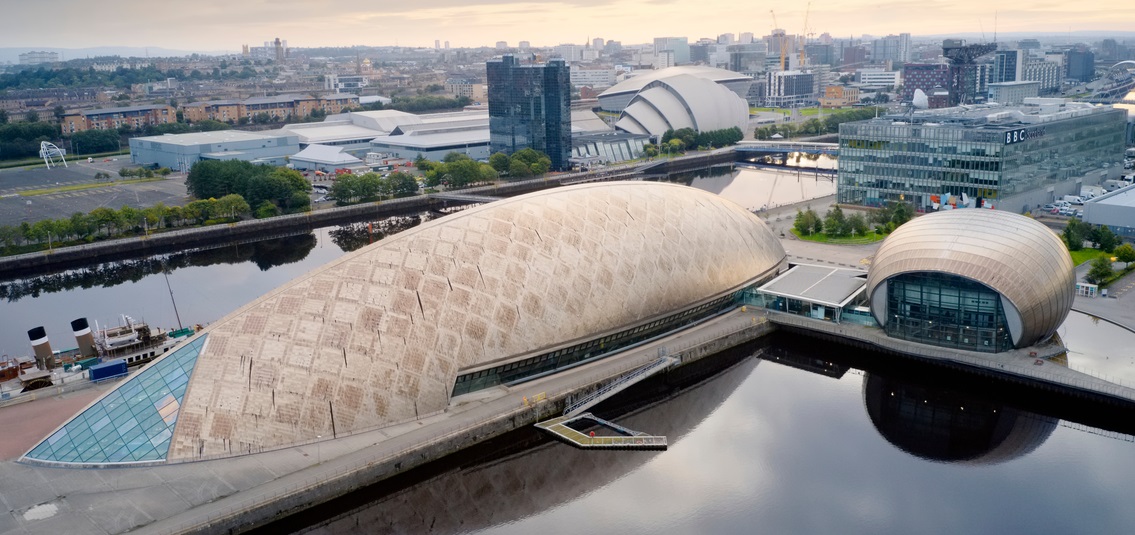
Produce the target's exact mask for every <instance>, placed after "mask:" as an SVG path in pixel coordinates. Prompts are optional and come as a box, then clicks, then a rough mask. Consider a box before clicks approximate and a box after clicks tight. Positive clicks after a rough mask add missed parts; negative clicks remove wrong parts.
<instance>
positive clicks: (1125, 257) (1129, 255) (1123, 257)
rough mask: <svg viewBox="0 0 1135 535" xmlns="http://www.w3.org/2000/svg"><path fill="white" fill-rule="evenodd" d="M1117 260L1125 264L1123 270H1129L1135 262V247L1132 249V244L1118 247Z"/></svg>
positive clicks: (1116, 251)
mask: <svg viewBox="0 0 1135 535" xmlns="http://www.w3.org/2000/svg"><path fill="white" fill-rule="evenodd" d="M1115 259H1116V260H1118V261H1120V262H1123V268H1124V269H1127V267H1129V265H1130V264H1131V263H1132V262H1135V247H1132V246H1131V244H1130V243H1125V244H1123V245H1120V246H1119V247H1116V248H1115Z"/></svg>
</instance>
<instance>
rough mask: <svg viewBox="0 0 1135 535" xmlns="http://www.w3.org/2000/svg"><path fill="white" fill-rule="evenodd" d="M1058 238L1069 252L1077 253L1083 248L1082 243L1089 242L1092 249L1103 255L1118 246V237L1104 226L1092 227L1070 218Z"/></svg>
mask: <svg viewBox="0 0 1135 535" xmlns="http://www.w3.org/2000/svg"><path fill="white" fill-rule="evenodd" d="M1060 237H1061V238H1062V239H1063V240H1064V244H1065V245H1067V246H1068V250H1069V251H1079V250H1081V249H1083V248H1084V242H1090V243H1091V244H1092V247H1093V248H1095V249H1099V250H1101V251H1103V252H1105V253H1111V252H1112V251H1113V250H1115V248H1116V246H1118V245H1119V237H1118V236H1116V235H1115V233H1114V232H1112V231H1111V228H1110V227H1108V226H1106V225H1097V226H1092V225H1089V224H1087V223H1084V222H1083V221H1080V220H1079V219H1076V218H1072V219H1069V220H1068V224H1067V225H1066V226H1065V227H1064V231H1063V232H1062V233H1061V235H1060Z"/></svg>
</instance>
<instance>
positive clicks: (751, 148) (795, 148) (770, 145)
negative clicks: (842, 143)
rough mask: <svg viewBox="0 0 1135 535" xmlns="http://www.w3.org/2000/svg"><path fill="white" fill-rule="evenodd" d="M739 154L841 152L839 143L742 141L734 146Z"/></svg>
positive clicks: (830, 153) (836, 153)
mask: <svg viewBox="0 0 1135 535" xmlns="http://www.w3.org/2000/svg"><path fill="white" fill-rule="evenodd" d="M734 148H735V149H736V151H737V153H738V155H742V156H743V155H745V154H746V153H753V154H787V153H790V152H803V153H807V154H828V155H833V156H834V155H838V154H839V143H815V142H810V141H742V142H740V143H738V144H737V145H736V146H735V147H734Z"/></svg>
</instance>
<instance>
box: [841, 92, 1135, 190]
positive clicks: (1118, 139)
mask: <svg viewBox="0 0 1135 535" xmlns="http://www.w3.org/2000/svg"><path fill="white" fill-rule="evenodd" d="M1125 125H1126V114H1125V112H1124V111H1123V110H1121V109H1115V108H1112V107H1110V106H1093V105H1091V104H1087V103H1073V102H1067V101H1064V100H1063V99H1045V98H1031V99H1026V100H1025V102H1024V104H1023V105H1021V106H1013V107H1004V106H1000V105H981V106H962V107H955V108H945V109H938V110H926V111H917V112H915V113H913V114H895V115H887V116H884V117H879V118H876V119H868V120H865V121H855V122H850V123H844V124H842V125H840V129H839V145H840V148H839V155H840V157H839V184H838V188H837V190H838V199H839V202H840V203H844V204H853V205H863V206H882V205H885V204H887V203H890V202H907V203H912V204H913V205H914V207H915V209H916V210H919V211H934V210H937V209H940V208H941V207H942V205H946V204H955V205H959V203H961V202H962V200H963V199H964V200H965V201H966V202H967V205H971V206H983V205H984V206H986V207H990V205H992V207H996V208H1002V207H1003V209H1008V210H1013V211H1023V210H1026V209H1030V208H1034V207H1036V206H1037V205H1040V204H1044V203H1048V202H1052V201H1053V200H1055V199H1058V198H1060V197H1061V196H1063V195H1072V194H1079V192H1080V187H1081V186H1087V185H1094V184H1098V183H1100V182H1101V181H1103V180H1107V179H1114V178H1118V176H1119V175H1120V173H1121V171H1122V167H1123V165H1122V164H1123V148H1124V147H1123V135H1124V128H1125ZM958 207H960V206H958Z"/></svg>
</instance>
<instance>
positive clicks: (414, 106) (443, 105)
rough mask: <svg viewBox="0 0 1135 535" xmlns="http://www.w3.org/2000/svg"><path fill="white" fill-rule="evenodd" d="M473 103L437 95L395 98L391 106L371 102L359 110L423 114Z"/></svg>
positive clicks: (467, 98) (469, 100)
mask: <svg viewBox="0 0 1135 535" xmlns="http://www.w3.org/2000/svg"><path fill="white" fill-rule="evenodd" d="M472 103H473V101H472V99H470V98H469V97H456V98H449V97H443V96H437V95H418V96H405V97H403V96H395V97H394V98H393V99H391V102H390V104H383V103H381V102H371V103H369V104H363V105H362V106H360V107H359V108H358V109H359V110H362V111H377V110H398V111H404V112H409V113H421V112H425V111H437V110H453V109H459V108H464V107H465V106H468V105H470V104H472Z"/></svg>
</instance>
